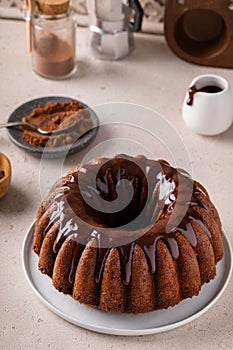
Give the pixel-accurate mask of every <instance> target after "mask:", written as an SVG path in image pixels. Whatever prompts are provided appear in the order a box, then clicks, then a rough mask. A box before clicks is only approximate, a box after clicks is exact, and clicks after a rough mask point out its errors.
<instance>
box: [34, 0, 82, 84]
mask: <svg viewBox="0 0 233 350" xmlns="http://www.w3.org/2000/svg"><path fill="white" fill-rule="evenodd" d="M66 3H67V1H66ZM61 10H62V12H61ZM64 10H65V12H64ZM32 33H33V36H32V37H33V39H32V67H33V69H34V71H35V72H36V73H38V74H39V75H42V76H44V77H46V78H52V79H64V78H67V77H70V76H71V75H73V74H74V72H75V71H76V57H75V41H76V40H75V36H76V22H75V17H74V15H73V13H72V10H70V9H69V7H68V8H66V7H65V8H63V9H60V10H59V9H57V8H56V7H55V6H53V4H52V2H51V3H50V4H49V6H47V7H45V8H43V7H41V8H39V12H38V13H36V14H35V15H34V17H33V20H32Z"/></svg>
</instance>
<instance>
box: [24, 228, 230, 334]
mask: <svg viewBox="0 0 233 350" xmlns="http://www.w3.org/2000/svg"><path fill="white" fill-rule="evenodd" d="M33 229H34V223H33V224H32V225H31V227H30V228H29V230H28V232H27V234H26V237H25V239H24V243H23V249H22V263H23V269H24V273H25V276H26V278H27V281H28V282H29V284H30V286H31V288H32V289H33V291H34V292H35V293H36V295H37V296H38V297H39V299H40V300H41V301H42V302H43V303H44V304H45V305H46V306H47V307H48V308H49V309H50V310H52V311H53V312H54V313H55V314H57V315H59V316H60V317H62V318H64V319H65V320H67V321H69V322H71V323H73V324H75V325H77V326H80V327H83V328H86V329H89V330H92V331H96V332H99V333H107V334H115V335H128V336H136V335H137V336H138V335H145V334H155V333H160V332H165V331H168V330H171V329H174V328H177V327H180V326H183V325H185V324H187V323H188V322H190V321H193V320H195V319H196V318H197V317H199V316H201V315H203V314H204V313H205V312H206V311H207V310H208V309H209V308H210V307H211V306H213V304H214V303H215V302H216V301H217V300H218V299H219V298H220V296H221V295H222V293H223V291H224V289H225V288H226V286H227V283H228V282H229V280H230V276H231V272H232V251H231V246H230V243H229V240H228V238H227V236H226V234H225V233H223V246H224V257H223V259H222V260H221V261H220V262H219V263H218V265H217V276H216V278H215V279H214V280H213V281H211V282H210V283H208V284H205V285H204V286H202V289H201V292H200V293H199V295H198V296H197V297H193V298H192V299H186V300H183V301H182V302H181V303H179V304H178V305H176V306H174V307H171V308H169V309H167V310H159V311H153V312H149V313H146V314H139V315H130V314H121V313H107V312H104V311H99V310H95V309H93V308H90V307H86V306H85V305H81V304H79V302H77V301H75V300H74V299H72V298H71V297H70V296H67V295H63V294H62V293H59V292H58V291H57V290H56V289H55V288H54V287H53V286H52V282H51V279H50V278H49V277H48V276H45V275H43V274H42V273H40V272H39V271H38V267H37V264H38V257H37V255H36V254H35V253H34V252H33V251H32V240H33V232H34V230H33Z"/></svg>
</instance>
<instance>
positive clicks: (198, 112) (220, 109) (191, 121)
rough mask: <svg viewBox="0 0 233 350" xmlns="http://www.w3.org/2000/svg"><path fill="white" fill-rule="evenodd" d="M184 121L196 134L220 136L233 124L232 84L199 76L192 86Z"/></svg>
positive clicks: (187, 97)
mask: <svg viewBox="0 0 233 350" xmlns="http://www.w3.org/2000/svg"><path fill="white" fill-rule="evenodd" d="M182 114H183V119H184V121H185V123H186V125H187V126H188V128H190V129H191V130H192V131H194V132H196V133H198V134H202V135H217V134H220V133H222V132H224V131H226V130H227V129H228V128H229V127H230V126H231V124H232V122H233V98H232V93H231V88H230V85H229V83H228V81H227V80H226V79H224V78H222V77H220V76H218V75H214V74H204V75H200V76H197V77H196V78H195V79H193V81H192V82H191V84H190V87H189V89H188V91H187V93H186V95H185V99H184V102H183V108H182Z"/></svg>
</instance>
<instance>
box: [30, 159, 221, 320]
mask: <svg viewBox="0 0 233 350" xmlns="http://www.w3.org/2000/svg"><path fill="white" fill-rule="evenodd" d="M33 250H34V252H35V253H36V254H38V255H39V262H38V267H39V270H40V271H41V272H42V273H44V274H46V275H48V276H50V277H51V278H52V282H53V285H54V287H55V288H56V289H57V290H58V291H60V292H63V293H64V294H69V295H71V296H72V297H73V298H74V299H75V300H78V301H79V302H80V303H84V304H86V305H88V306H92V307H95V308H97V309H100V310H104V311H109V312H125V313H135V314H136V313H144V312H148V311H153V310H157V309H164V308H168V307H170V306H174V305H176V304H177V303H179V302H180V301H181V300H183V299H185V298H190V297H192V296H194V295H197V294H198V293H199V291H200V289H201V285H202V284H204V283H206V282H209V281H210V280H211V279H213V278H214V277H215V274H216V264H217V262H218V261H219V260H221V258H222V256H223V247H222V229H221V222H220V218H219V214H218V212H217V210H216V208H215V207H214V205H213V204H212V202H211V200H210V198H209V195H208V193H207V191H206V190H205V188H204V187H203V186H202V185H201V184H199V183H198V182H197V181H194V180H192V178H191V177H190V175H189V174H188V173H187V172H185V171H184V170H182V169H176V168H174V167H172V166H171V165H170V164H169V163H168V162H166V161H164V160H158V161H155V160H150V159H147V158H145V157H144V156H137V157H131V156H126V155H117V156H115V157H114V158H96V159H94V160H92V161H91V162H89V163H88V164H85V165H77V166H75V167H73V168H72V169H71V170H70V171H69V172H68V174H67V175H66V176H64V177H62V178H61V179H60V180H58V181H57V182H56V183H55V184H54V185H53V187H52V188H51V190H50V192H49V193H48V195H47V197H46V198H45V199H44V200H43V202H42V203H41V205H40V208H39V210H38V213H37V218H36V223H35V232H34V241H33Z"/></svg>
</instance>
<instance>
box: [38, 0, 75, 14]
mask: <svg viewBox="0 0 233 350" xmlns="http://www.w3.org/2000/svg"><path fill="white" fill-rule="evenodd" d="M69 5H70V1H69V0H37V6H38V10H39V12H40V13H42V14H44V15H49V16H53V15H60V14H63V13H66V12H67V11H68V9H69Z"/></svg>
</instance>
